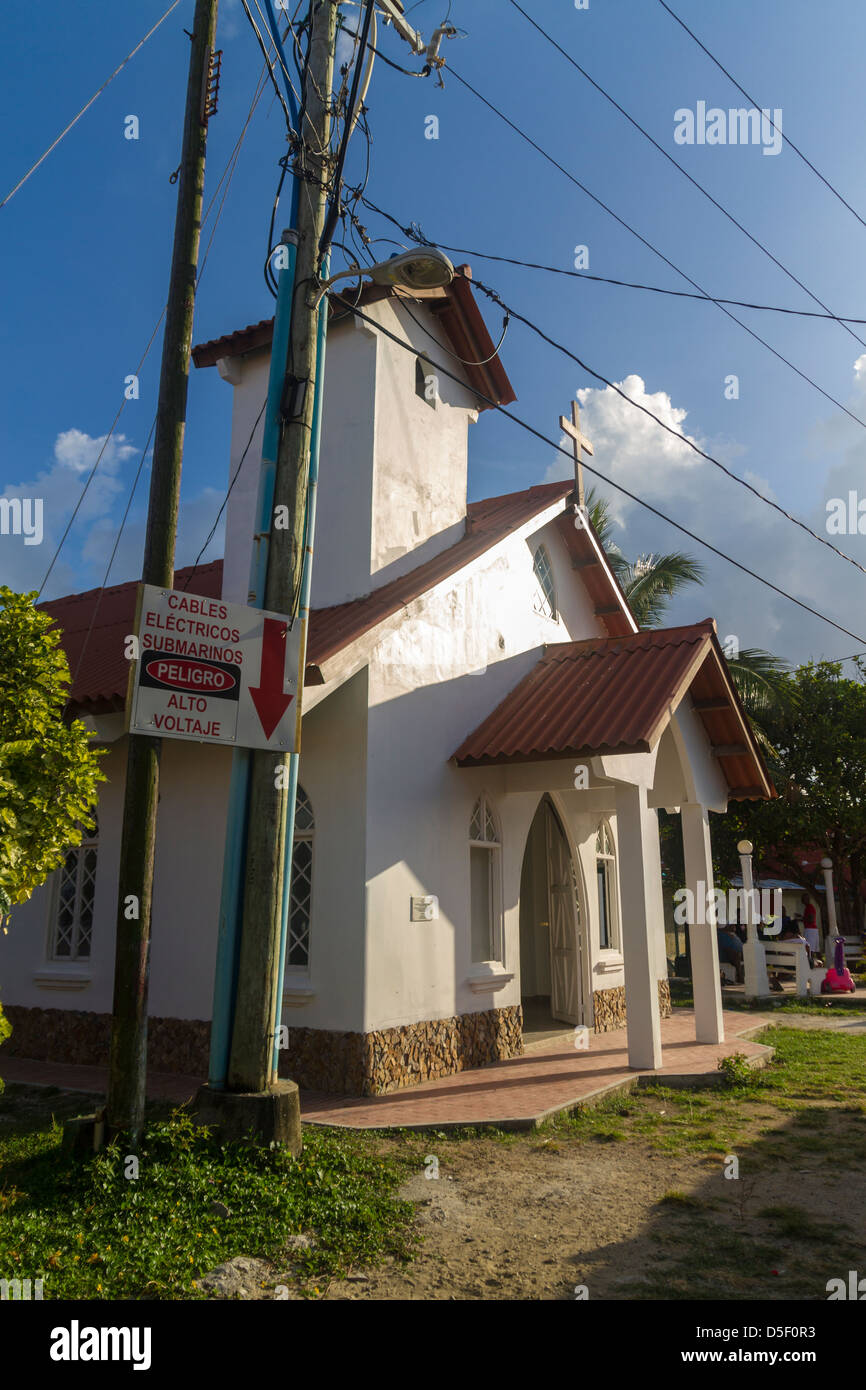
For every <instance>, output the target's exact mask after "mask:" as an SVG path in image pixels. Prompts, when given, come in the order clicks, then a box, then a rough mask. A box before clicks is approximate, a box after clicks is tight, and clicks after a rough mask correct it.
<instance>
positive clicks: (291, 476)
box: [228, 0, 337, 1094]
mask: <svg viewBox="0 0 866 1390" xmlns="http://www.w3.org/2000/svg"><path fill="white" fill-rule="evenodd" d="M310 9H311V33H310V53H309V67H308V70H307V78H306V83H305V87H304V92H303V93H302V97H303V103H304V109H305V113H304V117H303V127H302V129H301V130H300V132H299V134H300V138H301V150H302V161H301V164H300V167H299V169H298V171H297V175H296V176H297V177H298V178H299V179H300V180H301V181H302V184H303V186H302V188H301V190H300V197H299V200H298V226H297V232H298V241H297V259H296V263H295V278H294V292H293V308H292V326H291V336H290V340H289V353H288V361H287V367H286V378H285V389H284V393H283V407H282V415H283V428H282V435H281V439H280V445H279V450H278V454H277V468H276V478H275V483H274V499H273V505H274V512H273V515H272V517H271V526H270V538H269V549H268V567H267V579H266V582H265V595H264V607H265V608H266V609H268V610H269V611H271V612H275V613H282V614H285V615H286V616H287V617H289V618H292V619H295V618H297V616H298V611H299V599H300V589H301V574H302V569H303V563H304V530H305V518H306V508H307V487H308V478H309V470H310V445H311V435H312V425H313V406H314V398H315V381H316V347H317V337H318V318H319V314H318V303H319V299H320V273H319V265H320V249H319V242H320V238H321V236H322V231H323V229H324V225H325V214H326V208H327V187H328V182H329V174H330V172H331V171H330V156H329V153H328V146H329V141H330V137H331V118H332V117H331V107H330V98H331V88H332V85H333V72H334V49H335V43H336V30H337V3H336V0H313V2H312V4H311V7H310ZM283 509H284V510H283ZM278 510H279V511H280V512H281V514H282V515H284V516H285V517H287V518H288V519H289V525H288V526H279V525H275V524H274V517H275V516H276V515H277V513H278ZM302 682H303V671H302V672H301V673H300V683H299V686H298V699H299V700H300V699H301V693H302V692H301V685H302ZM281 769H282V771H283V773H284V774H285V763H283V764H282V765H281V764H280V763H279V762H278V761H277V760H276V759H275V757H274V754H273V753H269V752H266V751H259V750H257V751H256V752H254V753H253V755H252V769H251V776H250V809H249V820H248V825H249V830H248V835H247V845H246V869H245V878H244V900H243V917H242V928H241V943H240V957H239V965H238V984H237V997H236V1008H235V1017H234V1026H233V1030H232V1042H231V1053H230V1059H229V1069H228V1086H229V1091H230V1092H235V1093H238V1092H241V1093H246V1094H249V1093H259V1094H260V1093H262V1092H265V1091H268V1090H269V1089H272V1088H271V1087H270V1081H271V1059H272V1053H273V1047H274V1037H275V1032H276V1027H277V1023H278V1013H279V999H280V996H281V990H280V989H279V988H277V989H274V979H275V976H276V973H277V969H278V962H279V957H280V935H281V909H282V891H283V875H284V870H285V854H286V843H287V824H288V822H289V820H290V815H289V796H288V793H287V785H286V784H287V783H288V778H287V777H286V776H285V775H282V776H280V775H279V773H280V771H281ZM278 984H279V982H278Z"/></svg>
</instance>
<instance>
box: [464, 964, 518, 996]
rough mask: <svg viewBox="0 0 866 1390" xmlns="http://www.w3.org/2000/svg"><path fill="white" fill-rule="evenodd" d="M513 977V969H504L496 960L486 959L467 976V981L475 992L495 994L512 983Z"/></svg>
mask: <svg viewBox="0 0 866 1390" xmlns="http://www.w3.org/2000/svg"><path fill="white" fill-rule="evenodd" d="M513 979H514V971H513V970H503V969H502V966H501V965H498V964H497V963H496V961H485V962H484V964H483V965H479V966H478V967H476V969H474V970H473V971H472V973H471V974H470V975H467V976H466V980H465V983H466V984H467V985H468V986H469V988H470V989H471V990H472V993H473V994H493V993H495V992H496V990H499V989H504V988H505V986H506V985H510V984H511V981H512V980H513Z"/></svg>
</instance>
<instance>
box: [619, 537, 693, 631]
mask: <svg viewBox="0 0 866 1390" xmlns="http://www.w3.org/2000/svg"><path fill="white" fill-rule="evenodd" d="M618 578H619V580H620V583H621V584H622V587H623V592H624V593H625V596H626V598H627V599H628V601H629V605H630V607H631V610H632V612H633V614H634V616H635V620H636V622H637V624H638V626H639V627H660V626H661V623H662V619H663V618H664V615H665V613H666V611H667V607H668V604H669V603H670V600H671V599H672V598H673V596H674V594H676V593H678V592H679V590H680V589H682V588H683V587H684V586H685V585H686V584H700V583H702V582H703V578H704V567H703V565H701V564H700V562H699V561H697V560H695V559H693V558H692V556H691V555H686V554H684V553H683V552H682V551H672V552H671V553H670V554H669V555H653V554H646V555H639V556H638V557H637V559H636V560H634V561H633V562H632V563H631V564H628V565H626V566H625V569H624V571H623V573H622V574H621V575H619V576H618Z"/></svg>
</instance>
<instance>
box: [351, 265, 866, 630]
mask: <svg viewBox="0 0 866 1390" xmlns="http://www.w3.org/2000/svg"><path fill="white" fill-rule="evenodd" d="M331 295H332V296H333V297H334V298H335V299H338V300H340V301H341V302H342V303H343V304H344V305H345V307H346V308H347V309H350V310H351V311H352V312H353V313H354V314H355V316H356V317H357V318H359V319H361V320H362V321H363V322H364V323H368V324H369V325H370V326H371V327H372V328H375V329H376V330H377V332H379V333H383V334H384V335H385V337H386V338H390V339H391V341H392V342H394V343H396V344H397V345H398V346H399V347H401V348H403V349H404V351H406V352H410V353H412V354H413V356H414V355H415V348H414V347H413V346H412V344H411V343H407V342H405V341H404V339H402V338H400V337H398V336H397V334H396V333H391V332H390V331H389V330H388V329H387V328H384V327H383V325H382V324H381V323H379V321H378V320H377V319H373V318H371V317H370V316H369V315H368V314H364V313H362V312H361V310H360V309H358V308H356V307H353V306H352V305H351V304H350V303H349V301H348V300H346V299H344V298H343V296H342V295H341V294H339V293H338V292H337V291H336V290H331ZM427 360H428V361H429V362H430V365H431V367H435V369H436V370H437V371H439V372H441V373H442V375H443V376H446V377H448V379H449V380H450V381H456V382H457V383H458V385H461V386H465V384H466V383H465V381H464V380H463V378H461V377H459V376H457V375H456V373H454V372H451V371H449V370H448V368H447V367H443V366H442V365H441V364H440V363H438V362H434V361H433V360H432V359H431V358H429V357H428V359H427ZM472 392H473V394H474V395H476V396H477V397H478V399H479V400H481V401H484V403H485V405H489V406H492V407H493V409H494V410H497V411H498V412H499V413H500V414H501V415H504V416H505V418H506V419H507V420H511V421H513V423H514V424H516V425H519V426H520V428H521V429H523V430H526V432H527V433H528V434H531V435H534V436H535V438H536V439H540V440H541V442H542V443H543V444H547V445H549V446H550V447H551V448H553V449H555V450H556V452H557V453H559V454H562V455H563V456H564V457H565V458H567V459H568V460H569V462H571V463H573V462H574V459H573V455H572V453H571V451H570V450H568V449H564V448H563V447H562V445H561V444H558V443H557V442H556V441H555V440H554V439H551V438H550V436H549V435H546V434H543V433H542V431H541V430H538V429H536V428H535V426H534V425H530V424H529V422H528V421H527V420H523V419H521V417H520V416H519V415H515V414H513V412H512V411H510V410H507V409H506V408H505V406H503V405H500V404H499V402H498V401H495V400H493V399H492V397H490V396H485V395H484V393H483V392H482V391H479V390H478V389H477V387H475V386H473V387H472ZM583 467H584V468H585V469H586V471H587V472H588V473H591V474H592V475H593V477H596V478H599V479H600V480H601V481H602V482H603V483H607V484H608V485H609V486H610V487H612V488H615V489H616V491H617V492H621V493H622V494H623V496H624V497H628V498H629V499H630V500H631V501H632V502H637V503H638V505H639V506H641V507H644V508H645V509H646V511H648V512H652V514H653V516H657V517H660V518H661V520H662V521H666V522H667V523H668V525H669V526H673V527H674V528H675V530H677V531H680V532H682V534H683V535H684V536H688V537H689V539H690V540H693V541H695V542H696V543H697V544H698V545H702V546H703V547H704V548H705V549H706V550H709V551H711V552H712V554H713V555H717V556H718V557H719V558H720V559H722V560H725V561H726V562H727V563H728V564H729V565H733V566H734V567H735V569H738V570H740V571H741V572H742V573H743V574H747V575H748V576H749V577H750V578H751V579H755V580H757V582H758V583H759V584H763V585H764V586H765V588H768V589H771V590H772V591H773V593H775V594H779V595H780V596H781V597H782V598H784V599H787V600H788V602H789V603H794V604H796V605H797V607H798V608H802V609H803V610H804V611H805V612H806V613H811V615H812V616H813V617H814V618H819V619H820V620H821V622H824V623H827V624H828V625H829V626H830V627H834V628H835V629H836V631H837V632H842V633H844V634H845V636H846V637H851V638H853V640H854V641H855V642H863V643H866V637H861V636H860V635H859V634H858V633H856V632H851V631H850V629H848V628H847V627H842V625H841V624H840V623H837V622H835V621H834V620H833V619H832V618H828V617H827V615H826V614H825V613H821V612H819V611H818V609H817V608H812V607H811V605H810V604H808V603H804V601H803V600H802V599H799V598H795V597H794V595H793V594H789V593H787V592H786V591H785V590H784V589H780V588H779V586H778V585H777V584H774V583H773V582H772V581H771V580H769V579H765V578H764V576H763V575H760V574H758V573H757V572H756V571H755V570H752V569H749V567H748V565H744V564H742V563H741V562H740V561H739V560H735V559H734V558H733V556H731V555H728V554H726V552H725V551H724V550H719V549H718V548H717V547H716V546H714V545H712V544H711V543H710V542H709V541H706V540H704V539H703V537H702V536H698V535H697V534H696V533H695V532H694V531H690V530H689V529H688V528H687V527H685V526H683V525H682V524H681V523H680V522H678V521H674V520H673V518H672V517H670V516H668V515H667V514H666V513H665V512H662V511H659V509H658V508H657V507H654V506H653V505H652V503H650V502H646V501H644V499H643V498H642V497H638V496H637V494H636V493H634V492H629V490H628V488H625V487H623V486H622V484H621V483H617V482H614V480H613V478H609V477H607V475H606V474H604V473H601V472H599V470H598V469H597V468H593V467H590V466H589V465H588V464H587V463H584V465H583Z"/></svg>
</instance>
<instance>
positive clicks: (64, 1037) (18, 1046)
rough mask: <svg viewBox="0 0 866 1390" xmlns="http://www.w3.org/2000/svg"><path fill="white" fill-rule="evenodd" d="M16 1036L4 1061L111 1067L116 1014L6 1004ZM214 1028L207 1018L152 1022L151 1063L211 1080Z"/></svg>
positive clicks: (149, 1025) (149, 1037)
mask: <svg viewBox="0 0 866 1390" xmlns="http://www.w3.org/2000/svg"><path fill="white" fill-rule="evenodd" d="M3 1011H4V1013H5V1014H6V1017H7V1018H8V1019H9V1022H10V1023H11V1024H12V1036H11V1037H10V1038H8V1039H7V1040H6V1042H5V1043H4V1044H3V1051H2V1053H0V1066H2V1058H3V1057H32V1058H33V1059H34V1060H35V1061H39V1062H76V1063H78V1064H79V1065H80V1066H107V1065H108V1049H109V1043H110V1040H111V1015H110V1014H97V1013H92V1012H89V1011H85V1010H82V1009H28V1008H24V1007H23V1006H22V1005H20V1004H4V1005H3ZM209 1047H210V1024H209V1023H207V1022H205V1021H204V1020H203V1019H188V1018H150V1019H148V1021H147V1062H148V1066H150V1067H152V1068H153V1070H154V1071H169V1072H181V1073H183V1074H184V1075H187V1076H202V1077H204V1076H207V1072H208V1050H209Z"/></svg>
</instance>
